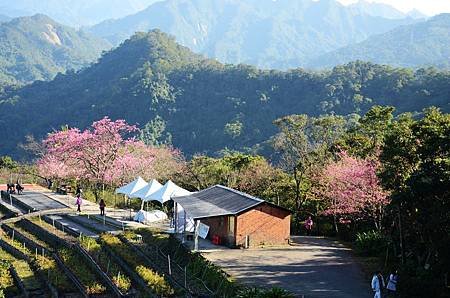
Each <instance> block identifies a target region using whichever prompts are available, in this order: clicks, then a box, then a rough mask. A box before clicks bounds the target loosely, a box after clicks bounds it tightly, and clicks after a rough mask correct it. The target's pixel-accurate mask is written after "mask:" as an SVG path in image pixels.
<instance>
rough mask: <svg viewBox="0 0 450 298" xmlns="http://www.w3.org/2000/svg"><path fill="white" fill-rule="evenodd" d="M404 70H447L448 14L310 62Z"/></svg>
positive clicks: (449, 44) (449, 59)
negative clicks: (362, 63)
mask: <svg viewBox="0 0 450 298" xmlns="http://www.w3.org/2000/svg"><path fill="white" fill-rule="evenodd" d="M357 59H360V60H366V61H372V62H374V63H383V64H389V65H395V66H403V67H418V66H422V67H423V66H436V67H443V68H449V67H450V14H440V15H437V16H435V17H433V18H431V19H429V20H427V21H424V22H420V23H416V24H411V25H406V26H400V27H398V28H396V29H394V30H392V31H389V32H387V33H384V34H380V35H375V36H372V37H369V38H368V39H367V40H365V41H363V42H361V43H359V44H355V45H350V46H348V47H345V48H342V49H339V50H337V51H334V52H330V53H327V54H325V55H323V56H320V57H318V58H317V59H314V60H313V61H312V62H310V66H312V67H330V66H333V65H336V64H341V63H347V62H349V61H354V60H357Z"/></svg>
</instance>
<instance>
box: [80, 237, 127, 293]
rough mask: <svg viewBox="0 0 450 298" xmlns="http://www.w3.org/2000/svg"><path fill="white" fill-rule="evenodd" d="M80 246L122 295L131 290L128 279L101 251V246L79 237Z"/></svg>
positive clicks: (86, 238)
mask: <svg viewBox="0 0 450 298" xmlns="http://www.w3.org/2000/svg"><path fill="white" fill-rule="evenodd" d="M80 244H81V246H82V247H83V248H84V249H85V250H86V251H87V252H88V253H89V254H90V255H91V256H92V258H94V260H95V261H96V262H97V264H98V265H99V266H100V268H102V270H103V272H105V273H106V274H108V276H109V277H110V278H111V280H112V281H113V283H114V284H115V285H116V286H117V287H118V288H119V290H120V291H121V292H122V293H127V292H128V291H129V290H130V289H131V280H130V278H129V277H128V276H127V275H126V274H124V273H123V272H121V270H120V267H119V266H118V265H117V264H115V263H114V262H111V259H110V258H109V256H108V255H107V254H106V253H105V251H104V250H102V248H101V245H100V244H99V243H98V242H97V241H96V240H95V239H93V238H90V237H81V239H80Z"/></svg>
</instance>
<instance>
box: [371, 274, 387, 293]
mask: <svg viewBox="0 0 450 298" xmlns="http://www.w3.org/2000/svg"><path fill="white" fill-rule="evenodd" d="M371 286H372V290H373V291H374V293H375V294H374V296H373V298H381V291H382V290H383V288H384V287H385V285H384V279H383V275H381V271H377V272H376V273H375V274H374V275H373V277H372V283H371Z"/></svg>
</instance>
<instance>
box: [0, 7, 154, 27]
mask: <svg viewBox="0 0 450 298" xmlns="http://www.w3.org/2000/svg"><path fill="white" fill-rule="evenodd" d="M155 1H157V0H39V1H36V0H0V13H3V14H6V15H9V16H12V17H20V16H30V15H34V14H39V13H40V14H46V15H48V16H50V17H51V18H53V19H55V20H56V21H58V22H60V23H62V24H65V25H69V26H73V27H80V26H87V25H93V24H96V23H99V22H101V21H104V20H106V19H111V18H120V17H124V16H126V15H129V14H133V13H136V12H138V11H139V10H142V9H144V8H146V7H148V6H149V5H150V4H152V3H153V2H155Z"/></svg>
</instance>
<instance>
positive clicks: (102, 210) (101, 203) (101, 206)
mask: <svg viewBox="0 0 450 298" xmlns="http://www.w3.org/2000/svg"><path fill="white" fill-rule="evenodd" d="M99 206H100V215H102V216H103V215H105V207H106V203H105V201H104V200H103V199H101V200H100V204H99Z"/></svg>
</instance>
